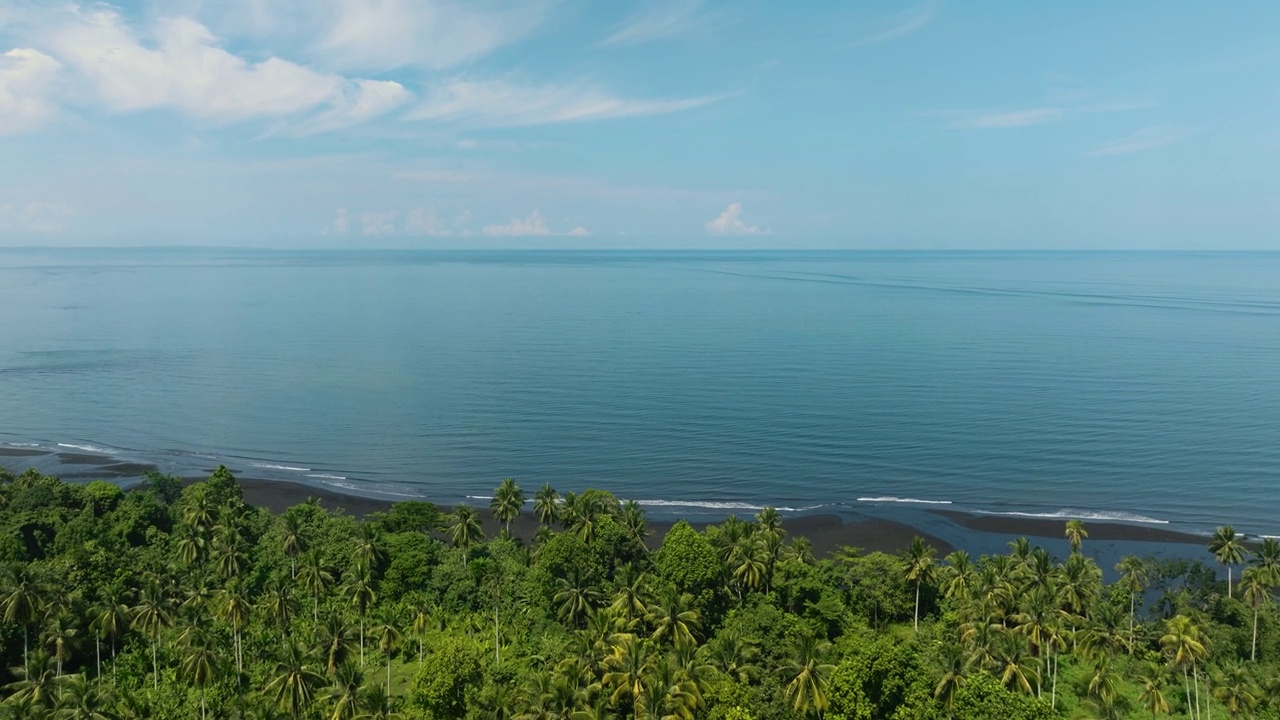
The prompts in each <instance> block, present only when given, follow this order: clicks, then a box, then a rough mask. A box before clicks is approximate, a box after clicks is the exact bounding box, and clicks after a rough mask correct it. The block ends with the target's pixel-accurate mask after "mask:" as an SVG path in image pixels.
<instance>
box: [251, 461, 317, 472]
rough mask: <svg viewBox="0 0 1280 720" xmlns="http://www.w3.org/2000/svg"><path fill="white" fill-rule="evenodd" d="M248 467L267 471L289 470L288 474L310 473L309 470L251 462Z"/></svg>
mask: <svg viewBox="0 0 1280 720" xmlns="http://www.w3.org/2000/svg"><path fill="white" fill-rule="evenodd" d="M249 464H250V465H252V466H254V467H256V468H264V469H267V470H289V471H290V472H311V468H304V467H293V466H291V465H273V464H271V463H257V462H251V463H249Z"/></svg>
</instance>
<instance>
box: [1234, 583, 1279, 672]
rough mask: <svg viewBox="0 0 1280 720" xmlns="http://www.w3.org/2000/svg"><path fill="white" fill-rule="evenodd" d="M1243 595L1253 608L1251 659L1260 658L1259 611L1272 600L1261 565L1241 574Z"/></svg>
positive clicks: (1255, 660) (1251, 660)
mask: <svg viewBox="0 0 1280 720" xmlns="http://www.w3.org/2000/svg"><path fill="white" fill-rule="evenodd" d="M1240 590H1241V597H1242V598H1243V599H1244V601H1245V602H1246V603H1248V604H1249V607H1251V608H1253V641H1252V643H1250V645H1249V660H1250V662H1257V660H1258V611H1259V610H1260V609H1261V608H1262V606H1263V605H1266V604H1267V603H1269V602H1271V587H1270V585H1269V584H1268V583H1267V581H1266V573H1265V572H1264V571H1263V570H1262V568H1260V567H1251V568H1245V571H1244V572H1243V573H1241V575H1240Z"/></svg>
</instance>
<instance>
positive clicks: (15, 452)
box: [0, 447, 49, 457]
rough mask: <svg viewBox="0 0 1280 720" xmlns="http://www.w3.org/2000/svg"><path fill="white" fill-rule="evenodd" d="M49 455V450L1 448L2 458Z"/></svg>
mask: <svg viewBox="0 0 1280 720" xmlns="http://www.w3.org/2000/svg"><path fill="white" fill-rule="evenodd" d="M48 454H49V451H48V450H35V449H30V450H28V449H27V448H7V447H0V457H43V456H45V455H48Z"/></svg>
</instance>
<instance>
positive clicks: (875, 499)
mask: <svg viewBox="0 0 1280 720" xmlns="http://www.w3.org/2000/svg"><path fill="white" fill-rule="evenodd" d="M858 502H865V503H913V504H917V505H950V504H951V501H950V500H919V499H917V498H900V497H890V496H886V497H860V498H858Z"/></svg>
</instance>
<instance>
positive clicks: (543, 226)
mask: <svg viewBox="0 0 1280 720" xmlns="http://www.w3.org/2000/svg"><path fill="white" fill-rule="evenodd" d="M484 234H485V235H490V236H527V235H550V234H551V229H550V228H548V227H547V221H546V220H544V219H543V218H542V215H541V214H540V213H539V212H538V211H537V210H534V211H533V212H531V213H529V217H527V218H512V219H511V222H508V223H506V224H503V225H485V226H484Z"/></svg>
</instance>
